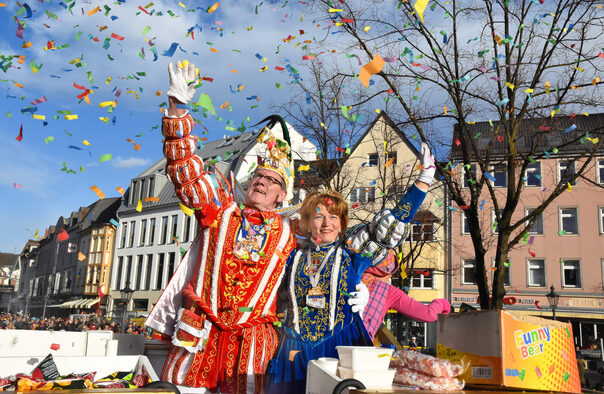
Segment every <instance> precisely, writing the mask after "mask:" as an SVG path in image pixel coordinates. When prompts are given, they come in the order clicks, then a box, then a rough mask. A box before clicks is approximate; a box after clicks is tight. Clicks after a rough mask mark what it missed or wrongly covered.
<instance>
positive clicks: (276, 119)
mask: <svg viewBox="0 0 604 394" xmlns="http://www.w3.org/2000/svg"><path fill="white" fill-rule="evenodd" d="M266 121H269V123H268V124H267V125H266V126H265V127H264V130H263V131H262V133H260V135H259V136H258V138H257V141H258V142H259V143H263V144H265V145H266V153H265V156H264V157H261V156H258V168H263V169H265V170H270V171H274V172H276V173H277V174H279V175H280V176H281V178H283V180H284V181H285V188H286V190H287V197H286V200H291V199H292V198H293V195H294V163H293V160H292V154H291V140H290V138H289V130H288V128H287V124H286V123H285V121H284V120H283V118H282V117H281V116H279V115H270V116H268V117H266V118H264V119H262V120H261V121H260V122H258V123H256V124H255V125H254V126H256V125H258V124H260V123H263V122H266ZM277 123H279V125H280V126H281V129H282V130H283V139H284V140H282V139H279V138H277V137H275V135H274V134H273V132H272V130H273V128H274V126H275V125H276V124H277Z"/></svg>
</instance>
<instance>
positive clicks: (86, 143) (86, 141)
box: [82, 140, 90, 146]
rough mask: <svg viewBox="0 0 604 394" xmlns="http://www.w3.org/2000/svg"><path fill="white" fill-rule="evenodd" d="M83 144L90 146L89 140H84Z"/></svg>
mask: <svg viewBox="0 0 604 394" xmlns="http://www.w3.org/2000/svg"><path fill="white" fill-rule="evenodd" d="M82 144H84V145H86V146H90V142H88V140H84V141H82Z"/></svg>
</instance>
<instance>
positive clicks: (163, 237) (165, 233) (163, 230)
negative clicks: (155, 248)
mask: <svg viewBox="0 0 604 394" xmlns="http://www.w3.org/2000/svg"><path fill="white" fill-rule="evenodd" d="M167 236H168V217H167V216H162V218H161V234H160V237H159V244H160V245H163V244H165V243H166V238H167Z"/></svg>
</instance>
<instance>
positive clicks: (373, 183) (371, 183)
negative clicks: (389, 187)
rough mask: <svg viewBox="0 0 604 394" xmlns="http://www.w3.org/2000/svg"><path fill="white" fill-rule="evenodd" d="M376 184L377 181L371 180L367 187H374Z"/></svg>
mask: <svg viewBox="0 0 604 394" xmlns="http://www.w3.org/2000/svg"><path fill="white" fill-rule="evenodd" d="M376 183H377V180H373V181H371V182H369V186H373V185H375V184H376Z"/></svg>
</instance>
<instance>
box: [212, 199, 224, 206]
mask: <svg viewBox="0 0 604 394" xmlns="http://www.w3.org/2000/svg"><path fill="white" fill-rule="evenodd" d="M212 202H213V203H214V204H216V205H218V206H219V207H220V206H222V203H221V202H220V201H218V200H217V199H216V198H213V199H212Z"/></svg>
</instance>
